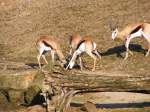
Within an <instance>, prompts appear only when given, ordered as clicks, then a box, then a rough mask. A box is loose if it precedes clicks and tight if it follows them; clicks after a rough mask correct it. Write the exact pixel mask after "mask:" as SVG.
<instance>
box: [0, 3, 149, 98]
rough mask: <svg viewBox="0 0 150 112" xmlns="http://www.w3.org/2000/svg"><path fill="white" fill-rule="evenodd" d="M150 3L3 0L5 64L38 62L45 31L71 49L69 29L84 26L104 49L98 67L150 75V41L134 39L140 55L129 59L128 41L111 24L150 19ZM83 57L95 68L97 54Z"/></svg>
mask: <svg viewBox="0 0 150 112" xmlns="http://www.w3.org/2000/svg"><path fill="white" fill-rule="evenodd" d="M149 7H150V2H149V0H113V1H111V0H80V1H77V0H0V64H1V63H6V64H7V63H9V62H20V63H26V64H37V59H36V55H37V49H36V46H35V41H36V39H37V38H38V37H39V36H40V35H53V36H54V37H55V38H56V39H57V40H58V41H59V42H60V44H61V48H62V50H63V53H64V54H65V55H67V53H68V51H69V47H68V44H66V43H67V41H68V35H69V34H70V33H73V32H78V33H79V34H81V35H82V36H85V35H88V36H91V37H92V38H93V40H94V41H95V42H96V43H97V47H98V50H99V52H100V53H101V54H102V60H101V61H98V62H97V66H96V72H98V71H109V72H111V71H112V72H119V73H128V74H132V75H148V76H149V75H150V74H149V72H150V69H149V68H150V64H149V62H150V56H149V57H144V49H147V42H146V41H145V40H144V39H135V40H133V41H132V42H131V46H130V47H131V50H133V53H134V55H133V56H130V57H129V59H128V60H126V61H123V57H124V47H123V42H121V41H112V39H111V30H110V28H109V23H110V22H112V23H117V22H118V27H119V29H122V28H123V27H125V26H126V25H127V24H131V23H136V22H149V20H150V15H149V14H150V10H149ZM83 60H84V63H85V66H86V68H85V70H87V71H88V70H90V69H91V68H92V63H93V62H92V59H91V58H90V57H88V56H86V55H85V57H84V58H83ZM4 65H5V64H4ZM3 69H4V66H0V70H3ZM5 71H6V72H7V69H6V70H5ZM149 101H150V100H149Z"/></svg>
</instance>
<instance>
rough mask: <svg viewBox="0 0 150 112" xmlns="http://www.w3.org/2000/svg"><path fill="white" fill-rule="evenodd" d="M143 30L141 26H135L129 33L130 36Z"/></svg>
mask: <svg viewBox="0 0 150 112" xmlns="http://www.w3.org/2000/svg"><path fill="white" fill-rule="evenodd" d="M141 28H142V29H143V27H142V25H139V26H137V27H136V28H135V29H134V30H133V31H131V33H130V34H133V33H136V32H137V31H139V29H141Z"/></svg>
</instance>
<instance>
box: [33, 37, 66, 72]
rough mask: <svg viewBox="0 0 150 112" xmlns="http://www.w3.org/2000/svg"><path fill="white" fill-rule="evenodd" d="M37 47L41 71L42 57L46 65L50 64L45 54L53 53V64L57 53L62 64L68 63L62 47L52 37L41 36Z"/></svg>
mask: <svg viewBox="0 0 150 112" xmlns="http://www.w3.org/2000/svg"><path fill="white" fill-rule="evenodd" d="M36 45H37V48H38V51H39V55H38V56H37V59H38V64H39V67H40V69H41V62H40V59H41V56H42V58H43V59H44V61H45V62H46V64H48V61H47V60H46V58H45V54H46V53H47V52H48V51H50V52H51V56H52V63H54V59H55V58H54V56H55V53H56V54H57V56H58V58H59V61H60V62H61V64H65V63H66V60H65V57H64V55H63V53H62V51H61V49H60V45H59V44H58V42H57V41H56V40H55V39H54V38H53V37H52V36H41V37H40V38H39V39H38V40H37V42H36Z"/></svg>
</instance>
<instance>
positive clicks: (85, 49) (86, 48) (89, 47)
mask: <svg viewBox="0 0 150 112" xmlns="http://www.w3.org/2000/svg"><path fill="white" fill-rule="evenodd" d="M82 53H87V54H88V55H89V56H90V57H92V58H93V59H94V65H93V69H92V71H95V65H96V60H97V58H101V56H100V54H99V53H98V51H97V50H96V43H95V42H94V41H92V40H91V39H90V38H89V37H84V38H83V39H82V40H81V41H80V42H79V43H78V45H77V48H76V50H75V52H74V53H73V56H72V58H71V60H70V62H69V64H68V65H67V67H66V69H68V68H70V69H72V68H73V66H74V64H75V60H76V58H77V57H78V56H79V61H80V67H81V70H83V66H82V59H81V54H82Z"/></svg>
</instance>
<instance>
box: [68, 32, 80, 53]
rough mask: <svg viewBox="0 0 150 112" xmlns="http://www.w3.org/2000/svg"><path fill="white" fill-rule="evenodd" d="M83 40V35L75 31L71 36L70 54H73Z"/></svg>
mask: <svg viewBox="0 0 150 112" xmlns="http://www.w3.org/2000/svg"><path fill="white" fill-rule="evenodd" d="M81 40H82V37H81V36H80V35H79V34H77V33H73V34H72V35H70V36H69V47H70V51H69V55H72V54H73V52H74V51H75V50H76V48H77V46H78V44H79V42H80V41H81Z"/></svg>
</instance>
